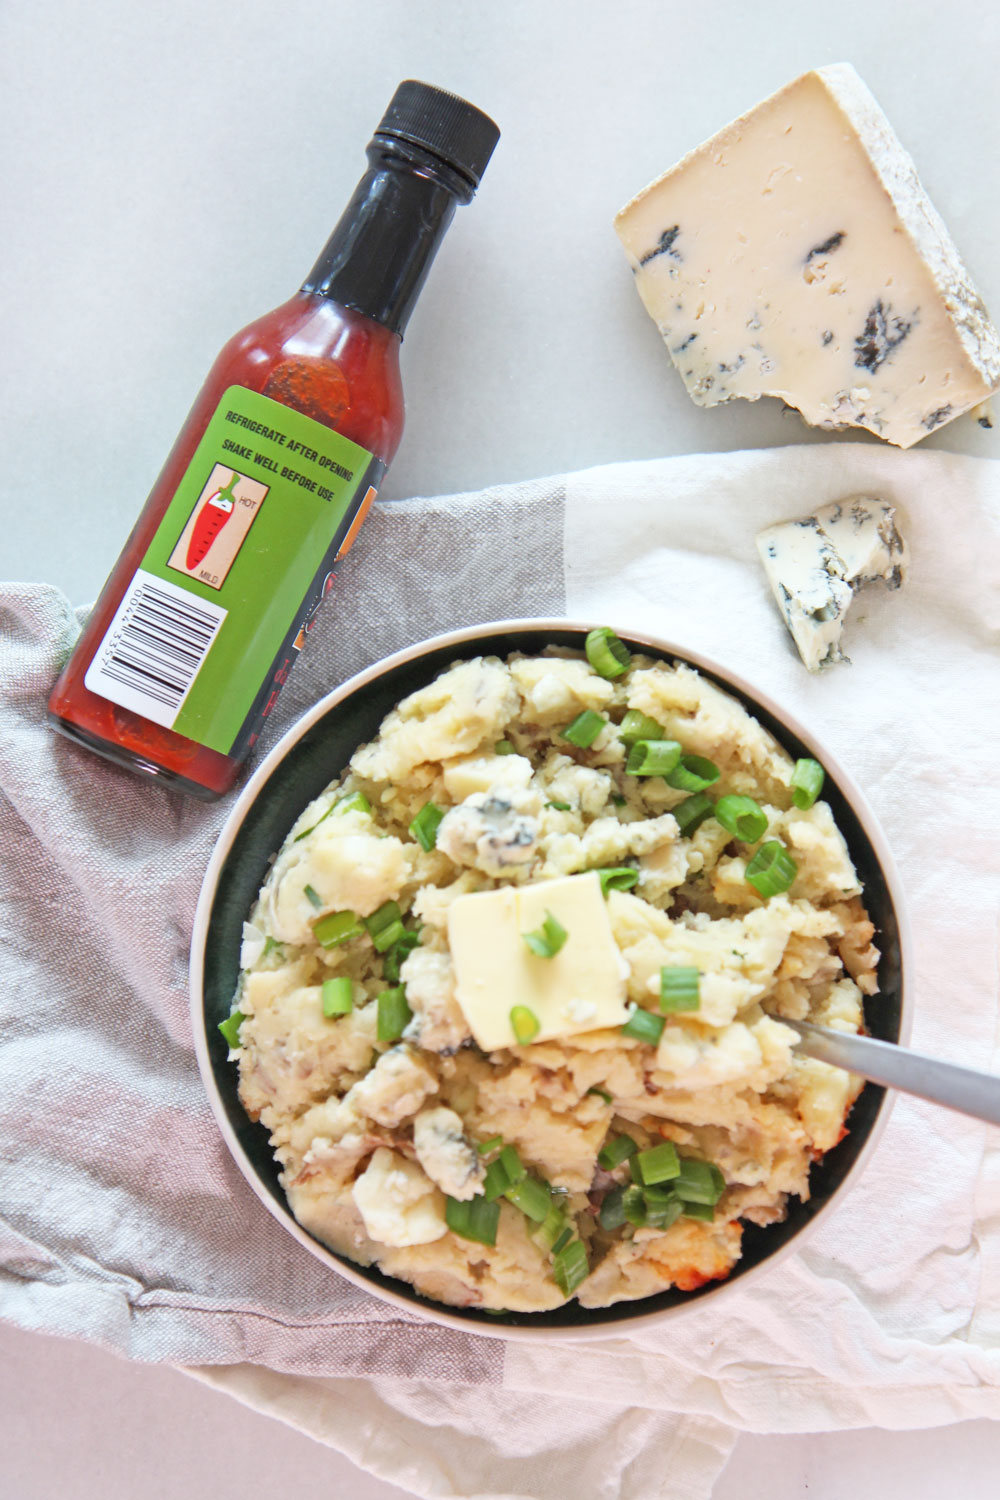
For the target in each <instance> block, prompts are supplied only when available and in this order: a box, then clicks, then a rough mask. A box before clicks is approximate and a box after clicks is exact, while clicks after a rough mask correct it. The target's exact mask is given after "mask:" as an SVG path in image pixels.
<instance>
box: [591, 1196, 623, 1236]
mask: <svg viewBox="0 0 1000 1500" xmlns="http://www.w3.org/2000/svg"><path fill="white" fill-rule="evenodd" d="M624 1199H625V1189H624V1188H623V1187H613V1188H612V1189H611V1191H610V1192H608V1193H605V1195H604V1198H603V1200H602V1202H601V1207H600V1211H599V1213H598V1215H597V1218H598V1222H599V1223H600V1226H601V1228H602V1229H620V1228H621V1227H622V1225H623V1224H624V1223H625V1203H624Z"/></svg>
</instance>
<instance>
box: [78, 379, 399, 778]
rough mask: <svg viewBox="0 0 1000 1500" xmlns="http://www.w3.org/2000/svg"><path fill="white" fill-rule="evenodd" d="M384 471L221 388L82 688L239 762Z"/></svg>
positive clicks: (282, 411)
mask: <svg viewBox="0 0 1000 1500" xmlns="http://www.w3.org/2000/svg"><path fill="white" fill-rule="evenodd" d="M384 470H385V466H384V464H382V463H380V462H379V460H378V459H376V458H373V457H372V455H371V454H370V453H369V452H367V450H366V449H364V448H360V447H359V446H358V444H357V443H352V442H351V441H350V439H349V438H345V437H342V436H341V435H340V434H339V433H336V432H331V430H330V429H329V427H324V426H323V425H322V423H320V422H316V421H314V420H313V419H312V417H306V416H303V415H302V413H301V412H297V411H292V410H291V409H290V408H289V407H287V406H282V405H280V403H279V402H277V401H272V400H271V398H270V397H269V396H261V395H259V394H258V392H256V391H248V390H245V389H244V388H243V387H242V386H236V385H234V386H230V387H229V389H228V390H227V391H226V393H225V395H224V396H223V398H222V400H221V401H220V402H219V405H218V406H217V407H216V409H215V412H214V414H213V416H212V419H211V421H210V422H209V424H208V426H207V427H206V429H205V432H204V435H203V436H202V439H201V442H200V443H199V444H198V447H197V449H196V451H195V454H194V457H193V458H192V460H191V462H190V464H189V465H188V467H187V470H186V472H185V474H184V477H183V479H182V480H181V482H180V484H179V485H178V487H177V490H176V493H175V494H174V497H173V499H172V500H171V502H170V505H169V506H168V508H167V510H166V513H165V514H164V516H163V519H162V521H161V522H160V524H159V526H158V527H157V529H156V534H155V535H154V537H153V539H152V541H151V542H150V544H149V547H148V548H147V549H146V553H145V556H144V557H143V559H142V562H141V563H140V565H139V568H138V570H137V572H136V574H135V577H134V578H133V579H132V582H131V583H130V585H129V587H128V589H127V591H126V593H125V596H124V598H123V599H122V602H121V604H120V605H119V606H118V609H117V611H116V612H115V616H114V619H113V620H112V621H111V624H110V625H109V627H108V629H107V631H106V633H105V636H104V639H103V640H102V641H101V644H100V646H99V647H98V649H97V651H96V653H95V655H94V658H93V660H92V661H91V664H90V666H89V667H88V669H87V673H86V676H85V678H84V681H85V683H86V686H87V687H88V688H89V689H90V691H91V692H93V693H98V694H99V695H100V696H101V697H103V698H108V699H110V700H111V702H112V703H117V704H119V705H120V706H121V707H122V708H128V709H132V710H133V711H134V712H136V713H139V714H142V715H143V717H145V718H147V719H152V720H153V721H154V722H155V723H157V724H162V725H163V726H164V727H165V728H168V729H173V730H175V731H176V733H177V734H182V735H184V736H185V737H186V738H187V739H189V740H194V741H196V742H197V743H198V744H199V745H206V746H207V747H208V748H209V749H211V750H218V751H219V752H220V753H221V754H223V755H237V756H239V755H241V754H242V753H244V751H245V750H246V749H247V748H248V747H249V746H250V745H251V744H252V743H253V741H254V740H255V739H256V737H257V733H258V731H259V729H260V725H261V723H262V721H263V719H264V718H265V717H266V716H267V714H268V712H269V711H270V709H271V706H272V705H273V703H274V700H275V699H276V698H277V695H278V692H279V690H280V688H281V685H282V683H283V682H284V680H285V678H286V677H287V675H288V672H289V670H290V668H291V666H292V664H293V661H294V659H295V656H296V654H297V652H298V651H299V650H300V649H301V647H302V645H303V643H304V640H305V634H306V630H307V629H308V626H309V622H310V620H311V617H312V615H313V613H314V612H315V609H316V607H317V605H318V604H319V603H320V601H321V600H322V598H323V595H324V593H325V592H326V590H327V589H328V588H329V586H330V583H331V581H332V572H333V567H334V563H335V562H336V560H337V558H338V557H340V556H343V554H344V553H345V552H346V551H347V549H348V548H349V547H350V546H351V545H352V543H353V541H354V538H355V536H356V535H357V532H358V529H359V528H360V525H361V522H362V521H363V520H364V518H365V515H366V514H367V512H368V509H369V507H370V505H371V502H372V500H373V499H374V498H375V491H376V486H377V485H378V482H379V480H380V479H381V477H382V474H383V473H384Z"/></svg>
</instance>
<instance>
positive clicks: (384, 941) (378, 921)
mask: <svg viewBox="0 0 1000 1500" xmlns="http://www.w3.org/2000/svg"><path fill="white" fill-rule="evenodd" d="M365 927H366V928H367V929H368V935H369V937H370V938H371V940H372V943H373V944H374V946H375V951H376V952H377V953H385V951H386V950H387V949H388V948H391V947H392V945H393V943H398V942H399V940H400V938H401V937H403V936H404V934H405V932H406V928H405V927H404V926H403V923H402V919H401V914H400V910H399V907H398V905H397V904H396V902H395V901H383V903H382V905H381V906H380V907H379V908H378V910H377V911H373V912H372V914H371V916H370V917H365Z"/></svg>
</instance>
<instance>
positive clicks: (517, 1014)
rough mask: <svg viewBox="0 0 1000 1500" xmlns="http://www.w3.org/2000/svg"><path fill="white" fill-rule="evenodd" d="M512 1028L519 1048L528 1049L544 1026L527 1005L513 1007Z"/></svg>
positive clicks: (511, 1013)
mask: <svg viewBox="0 0 1000 1500" xmlns="http://www.w3.org/2000/svg"><path fill="white" fill-rule="evenodd" d="M510 1026H511V1030H512V1031H513V1033H514V1035H515V1037H516V1038H517V1044H518V1046H519V1047H526V1046H527V1045H528V1043H529V1042H533V1041H534V1040H535V1037H536V1036H537V1035H538V1033H539V1032H540V1031H541V1029H542V1024H541V1022H540V1021H539V1019H538V1017H537V1016H536V1015H535V1012H534V1011H533V1010H531V1009H529V1007H528V1006H527V1005H514V1006H512V1007H511V1012H510Z"/></svg>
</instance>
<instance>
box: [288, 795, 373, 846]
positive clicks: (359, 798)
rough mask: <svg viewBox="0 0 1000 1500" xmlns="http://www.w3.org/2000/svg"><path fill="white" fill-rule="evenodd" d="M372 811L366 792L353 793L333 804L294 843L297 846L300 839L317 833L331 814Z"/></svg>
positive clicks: (296, 837) (298, 835) (296, 836)
mask: <svg viewBox="0 0 1000 1500" xmlns="http://www.w3.org/2000/svg"><path fill="white" fill-rule="evenodd" d="M371 810H372V805H371V803H370V802H369V801H368V798H367V797H366V796H365V794H364V792H352V793H351V794H350V796H349V797H341V799H340V801H339V802H332V803H331V804H330V806H329V807H328V808H327V810H326V812H325V813H324V814H323V816H322V817H321V818H317V819H316V821H315V823H313V825H312V827H311V828H304V829H303V830H302V832H301V833H297V834H296V835H295V838H294V839H293V840H292V842H293V843H294V844H297V843H298V842H299V840H300V839H304V838H308V836H309V834H311V833H315V831H316V829H317V828H318V827H319V825H320V824H321V823H325V822H326V820H327V818H328V817H329V816H330V814H331V813H338V814H339V813H346V812H365V813H370V812H371Z"/></svg>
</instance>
